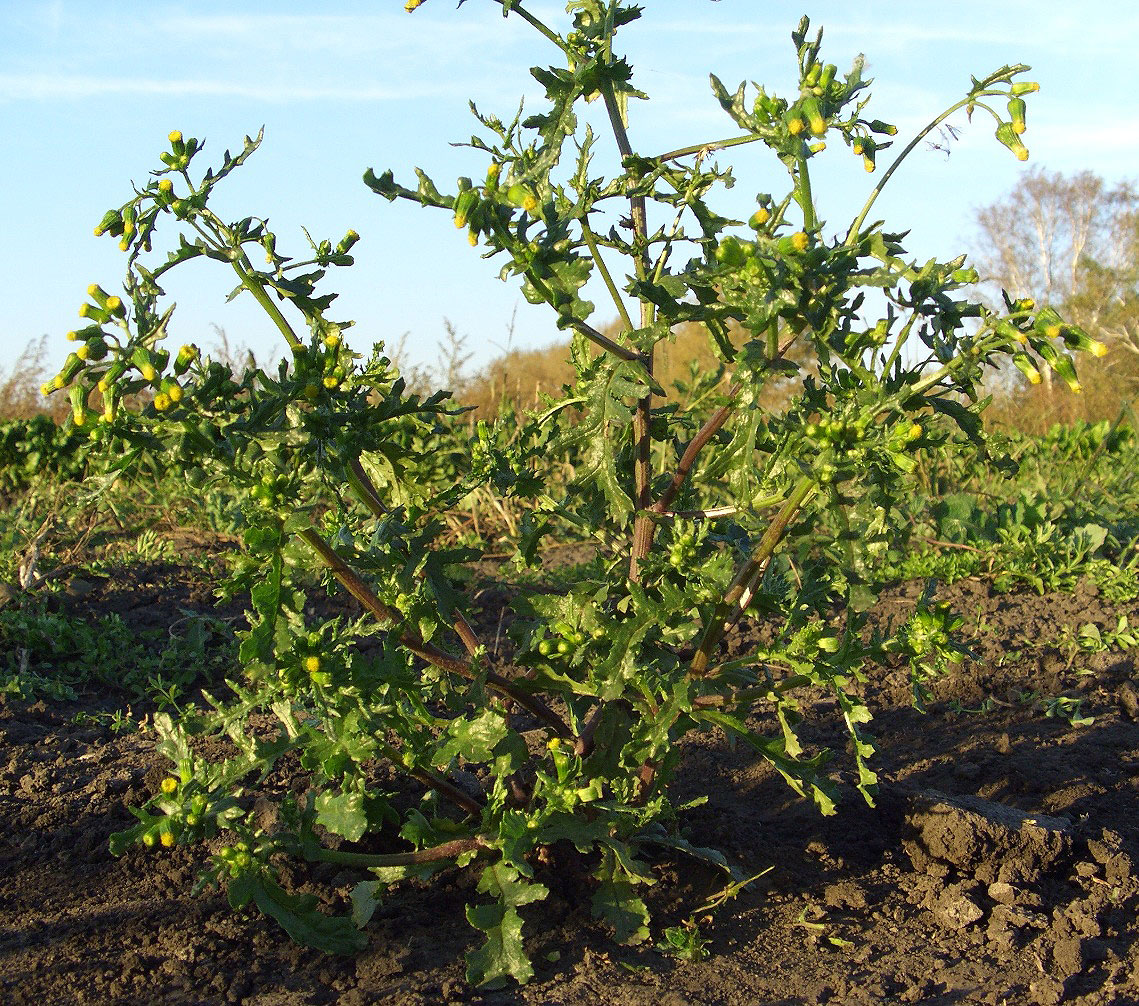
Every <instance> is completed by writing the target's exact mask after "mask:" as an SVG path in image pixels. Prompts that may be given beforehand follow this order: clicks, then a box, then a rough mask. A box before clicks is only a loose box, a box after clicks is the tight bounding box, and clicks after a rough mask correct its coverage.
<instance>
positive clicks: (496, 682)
mask: <svg viewBox="0 0 1139 1006" xmlns="http://www.w3.org/2000/svg"><path fill="white" fill-rule="evenodd" d="M300 535H301V537H302V538H303V539H304V540H305V541H306V542H308V544H309V546H310V547H311V548H312V549H313V550H314V551H315V552H316V553H317V554H318V555H319V556H320V557H321V559H323V560H324V563H325V565H327V566H328V567H329V569H331V570H332V574H333V575H334V576H335V577H336V579H337V580H339V581H340V583H341V584H342V585H343V586H344V588H345V589H346V590H347V591H348V593H350V594H351V595H352V596H353V597H354V598H356V600H357V601H359V602H360V603H361V604H362V605H363V606H364V607H365V609H367V610H368V611H369V612H370V613H371V614H372V616H373V617H374V618H376V620H377V621H379V622H382V623H384V624H386V625H393V626H398V625H399V624H400V623H401V622H402V621H403V615H402V614H400V612H398V611H396V610H395V609H394V608H390V607H388V606H387V605H386V604H384V603H383V601H381V600H380V599H379V598H378V597H376V595H375V594H374V593H373V592H372V590H371V589H370V588H369V587H368V585H367V584H366V583H365V582H364V581H363V580H362V579H361V578H360V577H359V576H358V575H357V574H356V572H355V570H353V569H352V568H351V567H350V566H349V565H348V564H347V563H346V562H344V560H343V559H341V558H340V556H338V555H337V554H336V553H335V552H334V551H333V550H332V549H331V548H330V547H329V546H328V544H327V543H326V542H325V541H324V539H323V538H321V537H320V535H319V534H317V532H316V531H315V530H314V529H313V528H307V529H305V530H303V531H301V532H300ZM399 642H400V644H401V645H402V646H404V647H406V648H407V649H408V650H410V651H411V652H412V653H414V654H415V655H416V656H417V657H419V658H421V659H422V660H426V661H427V662H428V663H429V664H433V665H434V666H436V667H438V668H440V669H442V670H444V671H447V672H448V673H450V674H455V675H458V676H459V677H462V678H466V679H467V680H468V681H472V680H474V678H475V677H476V674H475V671H474V669H473V668H472V667H471V665H470V662H469V661H467V660H464V659H462V658H461V657H457V656H455V655H454V654H453V653H448V652H447V651H445V650H441V649H439V647H437V646H433V645H432V644H431V643H428V642H426V641H424V640H423V639H421V638H420V637H419V636H418V635H417V634H415V633H414V632H409V631H404V632H401V633H400V635H399ZM486 683H487V686H488V687H490V688H492V689H494V690H495V691H496V692H499V693H500V694H502V695H505V696H507V697H508V698H511V699H513V700H514V701H515V702H517V703H518V705H520V706H521V707H522V708H523V709H525V710H527V711H528V712H530V713H533V714H534V715H535V716H537V717H538V718H539V719H540V720H542V721H543V722H544V723H545V724H546V725H547V726H549V727H551V728H552V729H553V730H554V732H555V733H556V734H557V735H558V736H559V737H564V738H567V739H569V738H572V737H573V731H571V730H570V728H569V727H568V726H566V724H565V722H564V721H563V720H562V718H561V717H560V716H558V715H557V713H555V712H554V711H553V710H552V709H550V708H549V706H547V705H546V704H545V703H544V702H542V700H541V699H538V698H536V697H534V696H531V695H528V694H526V693H525V692H523V691H520V690H519V689H517V688H515V687H514V685H513V683H512V682H511V681H510V680H509V679H507V678H504V677H502V675H500V674H495V673H494V672H493V671H492V672H490V673H488V674H487V675H486Z"/></svg>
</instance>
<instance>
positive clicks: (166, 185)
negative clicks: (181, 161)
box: [158, 178, 174, 193]
mask: <svg viewBox="0 0 1139 1006" xmlns="http://www.w3.org/2000/svg"><path fill="white" fill-rule="evenodd" d="M158 191H159V192H166V193H169V192H173V191H174V183H173V182H172V181H170V179H169V178H163V179H162V181H160V182H159V183H158Z"/></svg>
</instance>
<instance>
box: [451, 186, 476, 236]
mask: <svg viewBox="0 0 1139 1006" xmlns="http://www.w3.org/2000/svg"><path fill="white" fill-rule="evenodd" d="M478 201H479V194H478V192H476V191H475V190H474V189H467V190H466V191H465V192H461V193H459V195H458V196H457V197H456V198H455V226H456V227H457V228H460V229H462V228H463V227H466V226H467V220H468V218H469V217H470V215H471V213H472V212H473V211H474V209H475V207H476V206H477V205H478Z"/></svg>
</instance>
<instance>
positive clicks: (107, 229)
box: [95, 210, 123, 238]
mask: <svg viewBox="0 0 1139 1006" xmlns="http://www.w3.org/2000/svg"><path fill="white" fill-rule="evenodd" d="M122 232H123V215H122V212H121V211H120V210H107V212H106V213H104V214H103V219H102V220H100V221H99V222H98V223H97V224H96V225H95V237H97V238H100V237H102V236H103V235H104V234H110V235H111V236H112V237H116V238H117V237H118V236H119V235H120V234H122Z"/></svg>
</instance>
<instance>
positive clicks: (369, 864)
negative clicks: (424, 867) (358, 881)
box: [305, 835, 491, 869]
mask: <svg viewBox="0 0 1139 1006" xmlns="http://www.w3.org/2000/svg"><path fill="white" fill-rule="evenodd" d="M489 848H491V846H490V844H489V843H488V842H487V840H486V839H485V838H483V837H482V836H481V835H476V836H475V837H474V838H456V839H454V840H453V841H450V842H444V843H443V844H442V845H435V846H432V847H431V848H430V849H417V850H416V851H415V852H392V853H388V854H386V855H375V854H372V853H367V852H341V851H340V850H339V849H316V850H314V851H312V852H309V853H307V854H306V856H305V858H306V859H308V860H309V861H310V862H318V863H337V864H338V865H340V866H360V867H363V868H364V869H371V868H373V867H384V866H419V865H420V864H421V863H438V862H440V861H441V860H444V859H455V858H457V857H458V856H461V855H462V854H463V853H464V852H478V851H479V850H481V849H489Z"/></svg>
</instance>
